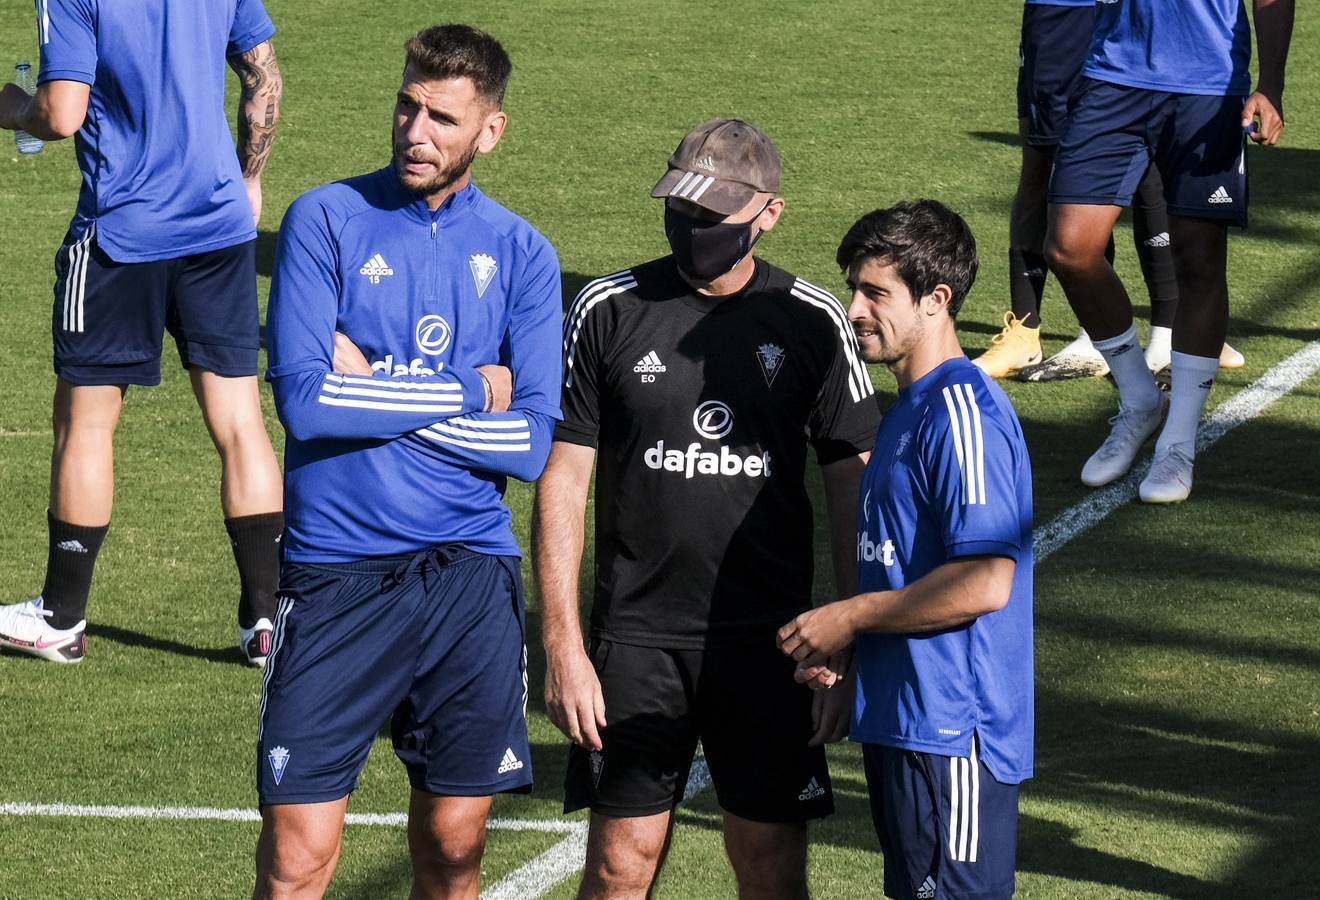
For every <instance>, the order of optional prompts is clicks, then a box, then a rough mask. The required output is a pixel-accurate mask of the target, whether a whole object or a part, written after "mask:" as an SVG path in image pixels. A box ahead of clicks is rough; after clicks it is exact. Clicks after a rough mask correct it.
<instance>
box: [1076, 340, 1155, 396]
mask: <svg viewBox="0 0 1320 900" xmlns="http://www.w3.org/2000/svg"><path fill="white" fill-rule="evenodd" d="M1091 343H1092V344H1094V345H1095V349H1097V350H1099V351H1100V355H1101V356H1103V357H1104V358H1105V362H1107V363H1109V371H1110V372H1111V373H1112V374H1113V376H1114V384H1116V385H1118V403H1119V406H1126V407H1127V408H1128V409H1136V410H1148V409H1153V408H1154V407H1155V405H1156V404H1157V403H1159V402H1160V389H1159V386H1158V385H1157V384H1155V379H1154V377H1153V376H1152V375H1151V374H1150V369H1147V368H1146V358H1145V357H1144V356H1143V355H1142V354H1141V342H1140V341H1138V340H1137V326H1136V325H1135V324H1133V325H1129V326H1128V330H1127V331H1125V332H1123V333H1122V334H1120V335H1118V336H1117V337H1111V338H1106V339H1105V340H1103V341H1097V340H1095V339H1094V338H1093V339H1092V340H1091Z"/></svg>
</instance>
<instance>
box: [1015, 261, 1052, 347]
mask: <svg viewBox="0 0 1320 900" xmlns="http://www.w3.org/2000/svg"><path fill="white" fill-rule="evenodd" d="M1048 275H1049V270H1048V269H1047V268H1046V267H1045V256H1044V254H1041V253H1033V252H1032V251H1030V250H1009V251H1008V293H1009V296H1010V297H1011V299H1012V301H1013V315H1015V316H1017V317H1018V318H1019V319H1021V320H1022V321H1023V322H1025V323H1026V324H1027V325H1028V326H1030V327H1032V328H1038V327H1040V300H1041V297H1043V296H1044V294H1045V279H1046V277H1048Z"/></svg>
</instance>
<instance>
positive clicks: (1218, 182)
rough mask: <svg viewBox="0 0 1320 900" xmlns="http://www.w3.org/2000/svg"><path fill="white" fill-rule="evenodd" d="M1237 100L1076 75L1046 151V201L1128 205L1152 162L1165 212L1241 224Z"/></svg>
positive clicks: (1243, 178) (1243, 174)
mask: <svg viewBox="0 0 1320 900" xmlns="http://www.w3.org/2000/svg"><path fill="white" fill-rule="evenodd" d="M1245 102H1246V98H1244V97H1238V96H1230V97H1218V96H1207V95H1201V94H1171V93H1168V92H1165V91H1152V90H1147V89H1145V88H1134V87H1126V86H1124V85H1119V84H1111V83H1110V82H1107V81H1097V80H1095V79H1093V78H1083V79H1082V84H1081V87H1080V88H1079V89H1078V94H1077V98H1076V100H1075V101H1074V104H1073V111H1072V115H1071V116H1070V118H1069V120H1068V127H1067V128H1066V129H1065V130H1064V134H1063V137H1062V139H1061V140H1060V142H1059V149H1058V151H1057V152H1056V154H1055V157H1054V172H1053V174H1052V175H1051V177H1050V191H1049V202H1050V203H1055V204H1059V203H1076V204H1086V205H1100V206H1128V205H1129V204H1131V202H1132V195H1133V193H1134V192H1135V191H1136V189H1137V185H1138V184H1140V182H1141V179H1142V177H1143V176H1144V175H1145V174H1146V168H1147V167H1148V166H1149V165H1150V164H1151V163H1152V162H1154V164H1155V166H1156V168H1158V169H1159V172H1160V175H1161V176H1162V177H1163V178H1164V198H1165V200H1166V202H1167V203H1168V207H1169V214H1170V215H1174V216H1183V217H1185V218H1192V219H1215V220H1222V221H1226V222H1228V223H1229V224H1232V225H1239V226H1245V225H1246V224H1247V158H1246V136H1245V135H1244V134H1243V131H1242V107H1243V104H1244V103H1245Z"/></svg>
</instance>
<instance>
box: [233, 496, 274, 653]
mask: <svg viewBox="0 0 1320 900" xmlns="http://www.w3.org/2000/svg"><path fill="white" fill-rule="evenodd" d="M225 531H228V532H229V545H230V546H231V547H233V548H234V562H236V563H238V581H239V585H240V586H241V590H242V594H241V595H240V596H239V599H238V624H239V625H240V626H241V627H243V628H251V627H252V626H253V625H255V624H257V620H258V619H263V618H265V619H271V620H272V621H273V620H274V618H275V592H276V591H277V590H279V586H280V538H282V537H283V536H284V513H282V512H273V513H261V514H260V515H255V516H237V517H235V518H232V519H225Z"/></svg>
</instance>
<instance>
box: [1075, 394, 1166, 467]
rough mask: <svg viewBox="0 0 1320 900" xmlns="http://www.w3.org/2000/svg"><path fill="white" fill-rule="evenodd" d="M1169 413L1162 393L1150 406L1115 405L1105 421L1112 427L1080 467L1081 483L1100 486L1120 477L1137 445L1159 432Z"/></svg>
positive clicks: (1136, 451) (1139, 446) (1133, 457)
mask: <svg viewBox="0 0 1320 900" xmlns="http://www.w3.org/2000/svg"><path fill="white" fill-rule="evenodd" d="M1168 412H1169V398H1168V397H1165V396H1164V395H1163V394H1161V395H1160V400H1159V402H1158V403H1156V404H1155V405H1154V406H1153V407H1151V408H1150V409H1130V408H1128V407H1125V406H1120V407H1119V408H1118V415H1116V416H1114V417H1113V418H1112V419H1110V420H1109V424H1111V425H1113V426H1114V427H1113V428H1111V429H1110V431H1109V437H1107V438H1105V442H1104V443H1103V444H1101V445H1100V449H1099V450H1096V451H1095V452H1094V453H1092V454H1091V458H1090V459H1088V460H1087V461H1086V465H1084V466H1082V484H1085V485H1089V486H1091V487H1100V486H1101V485H1103V484H1109V482H1111V481H1115V480H1117V479H1119V478H1122V477H1123V476H1124V475H1126V474H1127V472H1128V470H1129V469H1131V468H1132V462H1133V460H1135V459H1136V458H1137V453H1138V452H1140V450H1141V445H1142V444H1144V443H1146V441H1148V440H1150V436H1151V435H1152V434H1154V433H1155V432H1156V431H1159V428H1160V425H1162V424H1163V423H1164V417H1165V416H1166V415H1167V414H1168Z"/></svg>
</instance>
